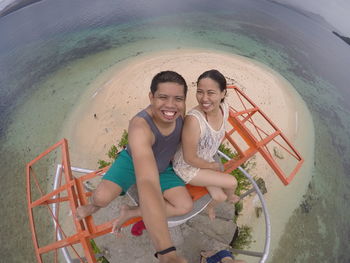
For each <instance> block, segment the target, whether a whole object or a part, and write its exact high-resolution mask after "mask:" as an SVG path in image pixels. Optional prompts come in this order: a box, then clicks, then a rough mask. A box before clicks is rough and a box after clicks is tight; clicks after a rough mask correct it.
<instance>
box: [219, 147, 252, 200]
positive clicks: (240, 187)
mask: <svg viewBox="0 0 350 263" xmlns="http://www.w3.org/2000/svg"><path fill="white" fill-rule="evenodd" d="M219 151H220V152H222V153H224V154H226V155H227V156H228V157H229V158H231V159H237V157H238V154H237V153H235V152H232V150H231V149H230V148H229V147H228V146H226V145H224V144H221V145H220V147H219ZM221 162H222V163H226V162H227V160H226V159H225V158H221ZM241 166H242V167H243V168H247V167H248V164H242V165H241ZM231 174H232V175H233V176H234V177H236V179H237V188H236V192H235V194H236V195H241V194H242V192H243V191H246V190H248V189H249V186H250V185H251V184H250V181H249V180H248V179H247V178H246V177H245V176H244V174H243V173H242V172H241V171H240V170H239V169H235V170H233V171H232V172H231Z"/></svg>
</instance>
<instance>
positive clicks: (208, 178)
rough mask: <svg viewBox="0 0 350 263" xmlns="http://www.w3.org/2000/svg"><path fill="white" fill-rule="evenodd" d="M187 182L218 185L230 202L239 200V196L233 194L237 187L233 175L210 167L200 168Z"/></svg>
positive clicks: (197, 184) (210, 185) (200, 184)
mask: <svg viewBox="0 0 350 263" xmlns="http://www.w3.org/2000/svg"><path fill="white" fill-rule="evenodd" d="M189 183H190V184H192V185H196V186H205V187H208V186H209V187H213V186H214V187H220V188H222V189H223V190H224V192H225V194H226V196H227V201H229V202H232V203H236V202H238V201H239V197H238V196H236V195H235V194H234V192H235V190H236V187H237V180H236V178H235V177H234V176H233V175H230V174H225V173H222V172H218V171H213V170H210V169H200V170H199V171H198V174H197V175H196V176H195V177H194V178H193V179H192V180H191V181H190V182H189Z"/></svg>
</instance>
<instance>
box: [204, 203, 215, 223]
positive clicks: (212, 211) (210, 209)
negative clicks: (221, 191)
mask: <svg viewBox="0 0 350 263" xmlns="http://www.w3.org/2000/svg"><path fill="white" fill-rule="evenodd" d="M206 210H207V213H208V217H209V219H210V220H211V221H214V219H215V218H216V213H215V207H214V206H211V205H208V206H207V209H206Z"/></svg>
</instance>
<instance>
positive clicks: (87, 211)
mask: <svg viewBox="0 0 350 263" xmlns="http://www.w3.org/2000/svg"><path fill="white" fill-rule="evenodd" d="M99 209H100V208H99V207H97V206H94V205H92V204H88V205H83V206H79V207H78V208H77V215H76V219H77V220H82V219H84V218H85V217H87V216H90V215H92V214H93V213H95V212H96V211H97V210H99Z"/></svg>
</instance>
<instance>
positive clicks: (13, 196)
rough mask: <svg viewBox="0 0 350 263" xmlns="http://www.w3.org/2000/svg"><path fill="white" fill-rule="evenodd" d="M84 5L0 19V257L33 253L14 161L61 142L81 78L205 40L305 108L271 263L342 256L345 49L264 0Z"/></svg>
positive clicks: (83, 86)
mask: <svg viewBox="0 0 350 263" xmlns="http://www.w3.org/2000/svg"><path fill="white" fill-rule="evenodd" d="M88 2H89V4H87V2H86V1H61V2H60V3H57V2H55V1H42V2H40V3H38V4H35V5H32V6H29V7H26V8H24V9H22V10H19V11H17V12H16V13H13V14H10V15H8V16H6V17H3V18H0V33H1V34H0V35H5V34H6V36H7V37H6V38H0V69H1V70H0V84H1V85H0V103H1V104H0V107H1V108H0V109H1V112H0V114H1V124H0V126H1V127H0V128H1V130H0V131H1V135H0V165H1V179H2V183H1V186H0V188H1V192H0V195H1V200H2V201H1V204H2V209H1V210H0V216H1V217H0V218H1V222H0V224H1V240H2V242H1V243H2V250H1V251H0V257H1V258H10V259H11V260H10V262H34V261H35V259H34V254H33V248H32V243H31V238H30V232H29V227H28V225H27V211H26V201H25V181H24V178H25V170H24V166H25V163H27V162H28V161H30V160H31V159H33V158H34V157H35V156H36V155H38V154H39V153H41V152H42V151H43V150H44V149H46V148H47V147H48V146H50V145H52V144H53V143H55V142H56V141H57V140H59V139H60V138H57V135H58V133H59V132H60V126H61V124H62V123H63V122H64V120H65V118H66V117H67V116H69V114H70V112H71V110H72V109H73V107H74V104H75V102H76V101H77V100H78V99H79V98H80V96H82V94H83V93H84V91H85V90H87V88H88V85H89V84H90V83H91V82H92V81H93V80H94V79H95V78H96V77H98V76H99V75H100V74H101V73H103V72H105V71H106V70H107V69H109V68H110V67H111V66H113V65H115V64H116V63H121V62H123V61H125V60H127V59H128V58H132V57H135V56H138V55H140V54H146V53H147V52H152V51H160V50H173V49H181V48H204V49H210V50H218V51H225V52H229V53H234V54H239V55H243V56H247V57H250V58H253V59H256V60H257V61H260V62H262V63H264V64H266V65H267V66H269V67H271V68H272V69H274V70H276V71H278V72H279V73H280V74H281V75H283V76H284V77H285V78H286V79H287V80H289V81H290V82H291V83H292V85H293V86H294V87H295V88H296V90H297V91H298V92H299V94H300V95H301V96H302V98H303V99H304V100H305V101H306V104H307V105H308V107H309V109H310V111H311V113H312V116H313V120H314V124H315V128H316V129H315V132H316V134H315V139H316V144H315V145H316V147H315V169H314V171H313V177H312V181H311V183H310V185H309V187H308V191H307V192H306V193H305V197H304V201H303V202H302V203H301V206H300V207H299V208H298V209H297V210H296V211H295V212H294V214H293V216H292V217H291V218H290V220H289V222H288V225H287V227H286V231H285V233H284V235H283V236H282V239H281V242H280V244H279V248H278V249H277V250H276V251H274V256H273V257H272V258H271V259H270V262H349V260H350V256H349V255H348V253H347V252H346V250H347V246H348V243H349V241H350V236H349V235H350V234H349V233H350V224H349V223H348V222H349V220H348V218H349V216H350V209H349V208H350V207H349V206H350V205H349V200H350V192H349V190H348V189H349V187H350V174H349V168H350V166H349V157H348V156H350V149H349V147H350V134H349V131H350V118H349V109H350V103H349V102H348V101H349V98H350V93H349V89H348V88H347V83H349V80H350V77H349V76H348V72H347V71H348V68H349V64H350V62H349V61H350V47H349V46H346V45H345V44H344V43H342V42H341V41H340V40H339V39H337V38H336V37H335V36H333V35H332V34H331V32H328V31H326V30H325V29H323V28H321V27H318V25H317V24H316V23H314V22H313V21H312V20H310V19H309V18H307V17H304V16H301V15H299V14H297V13H295V12H294V11H291V10H288V9H285V8H283V7H281V6H276V5H274V4H271V3H268V2H262V1H234V2H232V1H226V2H225V1H223V2H220V3H215V4H214V3H211V1H178V2H177V3H172V4H168V5H165V4H162V3H161V2H160V1H150V2H149V3H147V4H146V3H143V2H142V1H137V2H135V3H133V4H128V3H127V2H124V1H118V5H116V4H115V2H113V1H105V2H104V3H102V2H101V3H95V2H93V1H88ZM169 10H170V11H169ZM28 21H31V23H28ZM145 88H147V87H145ZM19 248H20V253H19ZM282 259H283V260H282ZM281 260H282V261H281Z"/></svg>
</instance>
